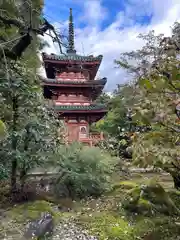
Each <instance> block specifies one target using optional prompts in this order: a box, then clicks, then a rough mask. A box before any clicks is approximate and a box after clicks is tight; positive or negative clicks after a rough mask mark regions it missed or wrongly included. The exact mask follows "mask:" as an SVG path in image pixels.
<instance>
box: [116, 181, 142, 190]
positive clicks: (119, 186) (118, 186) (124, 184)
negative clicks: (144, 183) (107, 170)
mask: <svg viewBox="0 0 180 240" xmlns="http://www.w3.org/2000/svg"><path fill="white" fill-rule="evenodd" d="M137 186H138V185H137V184H136V183H134V182H131V181H121V182H119V183H116V184H115V185H114V186H113V189H114V190H116V189H132V188H135V187H137Z"/></svg>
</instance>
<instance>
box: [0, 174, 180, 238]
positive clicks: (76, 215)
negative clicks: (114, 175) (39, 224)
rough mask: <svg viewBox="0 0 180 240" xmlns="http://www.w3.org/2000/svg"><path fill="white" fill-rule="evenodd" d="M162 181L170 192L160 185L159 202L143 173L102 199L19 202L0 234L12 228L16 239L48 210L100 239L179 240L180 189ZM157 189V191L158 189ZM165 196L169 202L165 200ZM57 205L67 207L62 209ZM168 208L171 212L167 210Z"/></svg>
mask: <svg viewBox="0 0 180 240" xmlns="http://www.w3.org/2000/svg"><path fill="white" fill-rule="evenodd" d="M158 180H159V179H156V180H154V181H153V183H155V182H157V181H158ZM151 182H152V181H151ZM159 182H160V183H161V185H163V187H165V189H166V191H164V190H162V189H163V188H162V189H161V188H158V187H157V188H158V189H161V191H160V192H159V195H157V196H155V198H156V200H157V199H158V200H157V201H158V203H155V202H153V200H152V199H153V197H154V195H153V197H152V194H151V196H149V195H148V197H147V196H146V195H147V192H148V189H149V188H146V195H145V194H144V195H143V196H142V193H141V192H142V191H140V186H141V185H142V184H144V185H146V184H147V185H148V184H149V178H147V179H146V178H145V177H142V175H140V177H139V178H138V177H137V176H136V178H134V179H129V180H123V181H117V182H116V183H115V184H114V186H113V188H112V190H111V191H110V192H108V193H106V194H105V195H104V196H101V197H100V198H98V199H86V200H81V201H72V200H70V199H56V200H55V201H54V204H52V202H53V199H52V198H49V199H46V201H42V200H41V201H34V202H28V203H24V204H18V205H16V206H13V207H12V208H10V209H8V210H7V211H6V212H5V213H4V218H3V221H1V223H0V234H1V235H3V234H4V233H5V232H7V231H10V232H12V233H11V234H12V235H13V236H14V238H13V239H15V236H16V234H18V232H19V231H20V229H21V231H22V229H23V227H22V226H24V225H25V224H26V223H27V221H28V220H32V219H37V218H38V217H39V216H40V214H41V212H47V211H48V212H51V213H52V215H53V216H54V218H55V221H56V223H57V224H58V222H60V221H63V219H71V221H72V220H73V221H74V222H76V223H77V224H79V225H81V226H82V227H83V228H84V229H87V230H89V232H90V233H91V234H93V235H96V236H98V237H99V239H100V240H106V239H109V240H111V239H113V240H135V239H137V240H138V239H142V240H143V239H144V240H161V239H163V240H167V239H168V240H175V239H178V237H179V236H180V216H179V212H178V211H177V212H176V210H175V208H177V209H179V206H180V192H179V191H176V190H173V189H172V182H170V181H169V182H168V181H167V182H168V185H166V181H162V179H161V180H160V181H159ZM153 186H154V185H153ZM158 186H159V185H158ZM153 189H156V188H153ZM158 191H159V190H158ZM153 192H154V193H155V194H156V190H153ZM165 198H166V200H167V201H165V202H164V200H165ZM125 201H126V205H127V206H130V205H131V203H132V206H133V207H134V208H128V207H125ZM133 201H134V202H133ZM129 203H130V205H128V204H129ZM168 204H169V205H168ZM57 205H59V206H61V209H64V210H63V211H58V209H57V207H56V206H57ZM157 206H158V208H157ZM174 206H175V208H174ZM171 207H172V208H171ZM68 208H69V209H70V210H69V211H67V209H68ZM164 208H166V209H167V208H168V209H170V211H164ZM154 209H155V211H154ZM159 209H162V211H160V210H159ZM156 210H157V211H156ZM0 239H2V238H0Z"/></svg>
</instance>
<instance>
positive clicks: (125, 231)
mask: <svg viewBox="0 0 180 240" xmlns="http://www.w3.org/2000/svg"><path fill="white" fill-rule="evenodd" d="M79 222H80V223H81V224H82V225H84V226H85V227H86V228H87V229H88V230H89V231H90V232H91V233H92V234H93V235H96V236H97V235H98V237H99V239H100V240H104V239H109V240H111V239H117V240H131V239H133V235H132V232H133V228H132V226H131V225H130V224H129V222H128V221H127V220H125V219H123V218H121V217H116V216H113V215H111V214H110V213H106V212H104V213H99V214H94V215H93V216H90V215H84V216H81V217H80V219H79Z"/></svg>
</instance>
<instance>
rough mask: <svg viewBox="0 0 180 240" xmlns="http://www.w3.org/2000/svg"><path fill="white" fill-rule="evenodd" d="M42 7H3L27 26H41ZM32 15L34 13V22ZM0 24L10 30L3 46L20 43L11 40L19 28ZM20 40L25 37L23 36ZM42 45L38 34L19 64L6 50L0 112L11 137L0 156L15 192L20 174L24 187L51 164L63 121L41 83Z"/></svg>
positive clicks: (31, 4)
mask: <svg viewBox="0 0 180 240" xmlns="http://www.w3.org/2000/svg"><path fill="white" fill-rule="evenodd" d="M26 4H27V2H26ZM40 4H41V3H40V1H35V0H34V1H29V2H28V6H26V7H28V8H24V7H25V6H24V4H23V3H22V4H21V3H20V5H19V6H17V5H16V3H15V2H13V3H12V1H11V4H10V2H9V1H4V3H3V4H1V5H2V6H1V7H3V10H4V11H6V12H7V13H8V16H10V19H13V18H14V19H19V18H20V19H21V20H22V22H23V24H27V23H29V22H30V21H31V24H32V25H33V26H38V24H39V22H40V18H39V16H40V10H41V9H40ZM32 9H34V11H33V12H32V11H31V10H32ZM29 10H30V11H29ZM29 12H30V13H32V14H33V17H32V19H30V20H29V16H30V15H29ZM0 24H1V26H2V27H3V29H5V30H6V31H4V32H3V31H2V32H1V35H2V36H3V35H4V36H3V39H2V42H3V46H4V45H5V46H6V47H13V44H15V43H16V40H15V41H14V40H9V39H11V38H12V36H14V34H15V33H17V32H18V31H19V28H18V27H17V26H16V25H12V24H5V23H4V19H3V20H2V19H1V18H0ZM5 37H6V38H5ZM16 38H18V39H19V38H22V36H21V34H19V35H18V36H17V37H16ZM8 40H9V41H8ZM39 43H40V41H39V39H38V38H37V36H36V35H35V36H34V37H33V41H32V42H31V44H30V45H29V47H28V48H27V49H26V51H25V52H23V55H22V57H21V58H20V59H19V60H16V61H14V60H11V58H9V55H8V56H6V51H5V50H4V48H2V54H3V58H2V59H1V61H0V78H1V81H0V92H1V96H0V102H1V106H0V110H1V119H2V121H3V122H4V123H5V124H6V126H7V132H8V136H7V138H6V139H4V140H3V141H1V142H0V145H1V147H0V156H1V159H2V160H3V161H4V162H3V168H4V169H6V172H7V175H10V177H11V189H12V191H15V190H16V187H17V184H16V183H17V174H18V173H19V174H20V180H21V184H22V187H23V184H24V178H25V176H26V173H27V171H28V170H29V169H31V168H33V167H35V166H36V165H39V164H42V163H43V165H44V164H48V161H49V159H50V156H49V153H51V154H52V153H53V150H54V148H55V146H56V144H58V137H57V129H58V127H59V121H58V122H57V121H56V120H55V116H54V113H53V112H51V111H50V110H49V109H48V107H47V106H46V105H45V103H44V99H43V94H42V89H41V85H40V81H39V79H38V77H37V75H36V70H37V68H38V66H39V64H40V61H39V58H38V55H37V51H38V48H39ZM9 44H10V46H9ZM3 172H4V171H3Z"/></svg>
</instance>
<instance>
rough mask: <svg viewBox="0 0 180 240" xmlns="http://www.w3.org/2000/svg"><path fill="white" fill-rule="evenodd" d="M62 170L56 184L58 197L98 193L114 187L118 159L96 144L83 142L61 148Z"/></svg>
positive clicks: (74, 196) (86, 195) (95, 194)
mask: <svg viewBox="0 0 180 240" xmlns="http://www.w3.org/2000/svg"><path fill="white" fill-rule="evenodd" d="M58 154H59V155H58V156H59V164H60V173H59V177H58V179H57V181H56V184H55V193H56V195H57V196H59V197H71V198H76V197H78V198H83V197H89V196H99V195H101V194H102V193H103V192H105V191H106V190H110V188H111V183H110V182H111V178H110V176H111V173H112V172H113V170H114V166H115V164H116V162H117V161H116V159H115V158H112V157H110V156H109V155H108V154H107V153H105V152H102V151H101V150H100V149H99V148H96V147H91V148H90V147H85V146H82V145H80V144H72V145H69V146H66V147H65V146H63V147H61V148H60V149H59V153H58Z"/></svg>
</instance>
